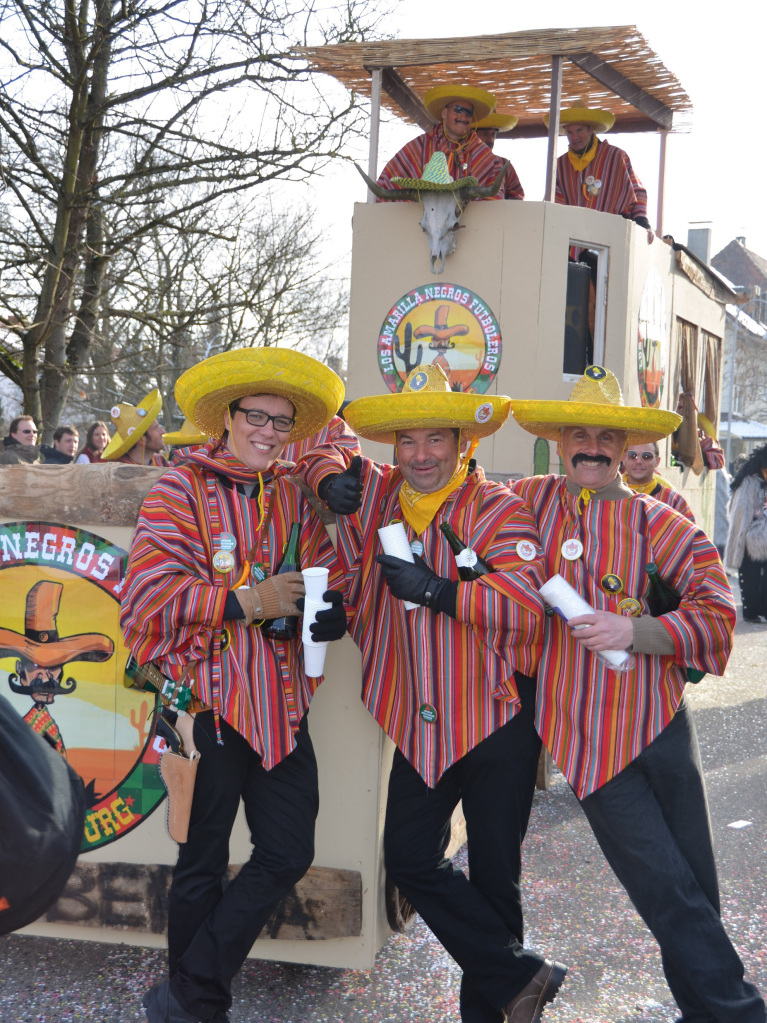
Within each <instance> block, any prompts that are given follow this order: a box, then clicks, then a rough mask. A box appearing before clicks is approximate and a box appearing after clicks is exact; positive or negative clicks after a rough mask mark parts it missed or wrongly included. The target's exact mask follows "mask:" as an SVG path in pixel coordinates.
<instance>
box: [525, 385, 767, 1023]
mask: <svg viewBox="0 0 767 1023" xmlns="http://www.w3.org/2000/svg"><path fill="white" fill-rule="evenodd" d="M512 409H513V412H514V418H515V419H516V421H517V422H518V423H519V425H520V426H521V427H522V428H523V429H525V430H527V431H528V432H529V433H532V434H534V435H535V436H537V437H544V438H547V439H549V440H554V441H556V442H557V443H558V445H559V452H560V455H561V458H562V462H563V464H564V470H565V475H564V476H554V475H551V476H534V477H531V478H528V479H523V480H520V481H516V482H513V483H511V484H510V487H511V489H512V491H513V492H514V493H515V494H517V495H518V496H520V497H521V498H522V499H523V500H524V501H525V503H526V504H527V505H528V507H529V508H530V509H531V510H532V512H533V515H534V517H535V520H536V522H537V524H538V529H539V532H540V537H541V544H542V547H543V551H544V562H545V574H546V578H547V579H548V578H550V577H552V576H553V575H555V574H560V575H561V576H563V577H564V579H565V580H566V581H567V582H569V583H570V585H571V586H572V587H573V588H574V589H575V590H576V591H577V592H578V593H579V594H580V595H581V596H582V597H583V598H584V599H585V600H586V602H587V603H588V604H589V605H590V606H591V607H592V608H593V609H594V610H593V613H591V614H584V615H580V616H577V617H574V618H571V619H570V621H569V622H566V621H565V620H564V619H563V618H561V617H559V616H558V615H554V616H553V617H552V618H549V619H548V625H547V629H546V636H545V638H544V644H543V653H542V656H541V661H540V666H539V669H538V691H537V708H536V725H537V728H538V732H539V734H540V736H541V738H542V739H543V742H544V744H545V745H546V747H547V748H548V749H549V751H550V752H551V755H552V757H553V758H554V761H555V762H556V763H557V764H558V765H559V766H560V767H561V769H562V771H563V773H564V775H565V777H566V778H567V780H568V782H569V783H570V785H571V786H572V788H573V790H574V792H575V794H576V796H577V797H578V799H579V800H580V804H581V807H582V808H583V811H584V813H585V814H586V817H587V819H588V821H589V824H590V825H591V828H592V830H593V832H594V835H595V836H596V839H597V841H598V842H599V845H600V847H601V848H602V851H603V852H604V854H605V856H606V858H607V860H608V862H609V863H610V866H611V867H612V868H613V870H614V871H615V873H616V875H617V876H618V879H619V880H620V881H621V883H622V884H623V886H624V888H625V889H626V891H627V892H628V895H629V897H630V898H631V901H632V902H633V904H634V906H635V908H636V910H637V912H638V913H639V915H640V916H641V917H642V919H643V920H644V921H645V923H646V924H647V926H648V927H649V928H650V930H651V931H652V933H653V935H654V936H655V939H656V940H657V942H658V944H659V945H660V950H661V957H662V961H663V969H664V972H665V974H666V979H667V981H668V985H669V987H670V989H671V992H672V994H673V996H674V998H675V999H676V1002H677V1004H678V1006H679V1008H680V1010H681V1017H682V1019H683V1020H701V1021H703V1020H706V1021H717V1023H734V1021H736V1020H737V1021H738V1023H764V1020H765V1008H764V1002H763V1001H762V998H761V996H760V995H759V992H758V991H757V989H756V988H755V987H754V986H753V985H752V984H749V983H747V982H746V981H745V980H744V979H743V964H742V963H741V961H740V959H739V958H738V954H737V952H736V951H735V949H734V948H733V946H732V944H731V942H730V939H729V938H728V936H727V934H726V932H725V930H724V927H723V925H722V921H721V918H720V913H719V888H718V881H717V874H716V863H715V860H714V852H713V848H712V840H711V823H710V820H709V815H708V805H707V801H706V792H705V785H704V780H703V771H702V767H701V761H700V753H699V750H698V743H697V738H696V734H695V726H694V723H693V719H692V714H691V712H690V709H689V707H688V705H687V703H686V701H685V699H684V690H685V682H686V671H685V669H686V667H687V666H689V667H692V668H695V669H698V670H699V671H701V672H710V673H711V674H713V675H721V674H722V673H723V672H724V668H725V665H726V664H727V659H728V657H729V654H730V649H731V645H732V632H733V627H734V624H735V608H734V604H733V599H732V593H731V591H730V587H729V584H728V582H727V578H726V576H725V574H724V570H723V568H722V564H721V562H720V560H719V556H718V554H717V551H716V548H715V547H714V545H713V544H712V543H711V542H710V541H709V540H708V538H707V537H706V536H705V535H704V533H703V532H702V531H701V530H700V529H698V528H697V527H696V526H695V525H693V524H692V523H691V522H689V521H688V520H687V519H686V518H684V517H683V516H682V515H680V514H679V513H678V512H676V511H674V510H673V509H672V508H670V507H668V505H666V504H662V503H661V502H659V501H655V500H653V499H651V498H649V497H647V496H646V495H645V494H636V493H634V492H633V491H631V490H630V489H629V488H628V487H626V486H624V484H623V483H622V482H621V479H620V476H619V465H620V461H621V457H622V456H623V455H624V454H625V452H626V450H627V448H629V447H633V445H636V444H648V443H651V442H653V441H658V440H661V439H662V438H663V437H665V436H667V435H668V434H670V433H671V432H672V431H673V430H674V429H676V427H677V426H678V425H679V423H680V422H681V416H678V415H677V414H676V413H674V412H667V411H664V410H661V409H650V408H641V407H630V406H626V405H625V404H624V402H623V396H622V395H621V391H620V387H619V385H618V381H617V380H616V378H615V377H614V376H613V374H612V373H611V372H610V371H609V370H607V369H605V368H603V367H602V366H588V367H587V368H586V371H585V373H584V375H583V377H582V378H581V379H580V380H579V381H578V382H577V383H576V385H575V387H574V388H573V391H572V394H571V396H570V400H569V401H538V400H527V401H525V400H517V401H512ZM650 562H653V563H654V564H655V565H656V566H657V569H658V572H659V574H660V576H661V578H662V579H663V580H664V581H665V582H666V583H668V585H670V586H672V587H674V589H676V590H677V592H678V593H679V594H680V595H681V599H680V602H679V605H678V608H677V610H675V611H670V612H668V613H665V614H662V615H661V616H659V617H652V616H651V614H650V613H649V611H650V604H649V602H648V597H649V584H648V578H647V573H646V566H647V565H648V563H650ZM602 650H630V651H631V652H632V655H633V663H632V664H630V665H629V667H628V668H627V669H626V670H625V673H623V674H619V673H616V672H615V671H614V670H613V669H611V668H610V667H609V666H608V665H607V664H606V663H605V662H604V661H603V660H602V659H600V658H599V657H598V656H596V655H597V654H598V652H599V651H602Z"/></svg>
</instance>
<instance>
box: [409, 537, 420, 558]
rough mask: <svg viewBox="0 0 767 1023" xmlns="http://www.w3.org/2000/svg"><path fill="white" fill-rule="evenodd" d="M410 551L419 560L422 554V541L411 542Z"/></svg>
mask: <svg viewBox="0 0 767 1023" xmlns="http://www.w3.org/2000/svg"><path fill="white" fill-rule="evenodd" d="M410 550H411V551H412V552H413V554H417V555H418V557H419V558H420V557H421V555H422V554H423V540H411V541H410Z"/></svg>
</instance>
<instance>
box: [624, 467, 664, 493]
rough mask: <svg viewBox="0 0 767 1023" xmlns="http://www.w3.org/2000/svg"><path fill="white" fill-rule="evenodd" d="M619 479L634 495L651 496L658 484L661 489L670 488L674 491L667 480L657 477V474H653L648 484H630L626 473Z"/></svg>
mask: <svg viewBox="0 0 767 1023" xmlns="http://www.w3.org/2000/svg"><path fill="white" fill-rule="evenodd" d="M621 479H622V480H623V482H624V483H625V484H626V486H627V487H631V489H632V490H633V491H634V493H635V494H649V495H650V496H652V492H653V490H655V488H656V487H657V486H658V484H659V483H660V485H661V486H662V487H670V488H671V489H672V490H673V489H674V488H673V487H672V486H671V484H670V483H669V482H668V480H664V479H663V477H662V476H659V475H658V474H657V473H655V475H654V476H653V478H652V479H651V480H650V481H649V483H632V482H631V481H630V480H629V478H628V473H626V472H624V473H623V475H622V476H621Z"/></svg>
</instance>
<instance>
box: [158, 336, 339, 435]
mask: <svg viewBox="0 0 767 1023" xmlns="http://www.w3.org/2000/svg"><path fill="white" fill-rule="evenodd" d="M254 394H278V395H280V396H281V397H283V398H287V400H288V401H289V402H290V403H291V404H292V405H293V407H294V408H295V410H296V411H295V420H296V425H295V426H294V427H293V429H292V430H291V431H290V435H289V441H290V443H293V441H297V440H303V439H304V437H311V435H312V434H313V433H316V432H317V430H320V429H321V428H322V427H323V426H326V425H327V424H328V423H329V422H330V420H331V419H332V418H333V416H334V415H335V414H336V412H337V411H338V409H339V407H340V405H341V401H342V399H343V396H344V384H343V380H341V378H340V377H339V376H338V375H337V374H336V373H334V372H333V370H332V369H329V368H328V367H327V366H325V365H323V364H322V363H321V362H319V361H318V360H317V359H313V358H312V357H311V356H310V355H304V353H303V352H296V351H294V350H293V349H292V348H235V349H233V350H232V351H230V352H221V353H220V354H219V355H213V356H211V358H210V359H206V360H205V361H204V362H200V363H198V365H196V366H192V368H191V369H188V370H187V371H186V372H185V373H182V375H181V376H180V377H179V378H178V380H177V382H176V401H177V402H178V404H179V406H180V408H181V411H182V412H183V413H184V415H185V416H186V417H187V419H191V420H192V422H193V423H194V424H195V425H196V426H197V428H198V429H199V430H200V431H201V432H202V433H204V434H205V436H206V437H221V436H223V433H224V429H225V427H224V413H225V412H226V411H227V409H228V408H229V406H230V405H231V403H232V402H233V401H236V400H237V399H238V398H244V397H246V396H247V395H254Z"/></svg>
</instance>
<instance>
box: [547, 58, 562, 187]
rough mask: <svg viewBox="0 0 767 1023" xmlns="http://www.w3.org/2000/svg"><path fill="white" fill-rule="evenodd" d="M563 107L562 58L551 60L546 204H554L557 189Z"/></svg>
mask: <svg viewBox="0 0 767 1023" xmlns="http://www.w3.org/2000/svg"><path fill="white" fill-rule="evenodd" d="M561 105H562V57H560V56H554V57H552V58H551V93H550V99H549V132H548V135H549V147H548V151H547V153H546V190H545V191H544V193H543V200H544V202H554V194H555V192H556V187H557V139H558V138H559V109H560V107H561Z"/></svg>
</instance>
